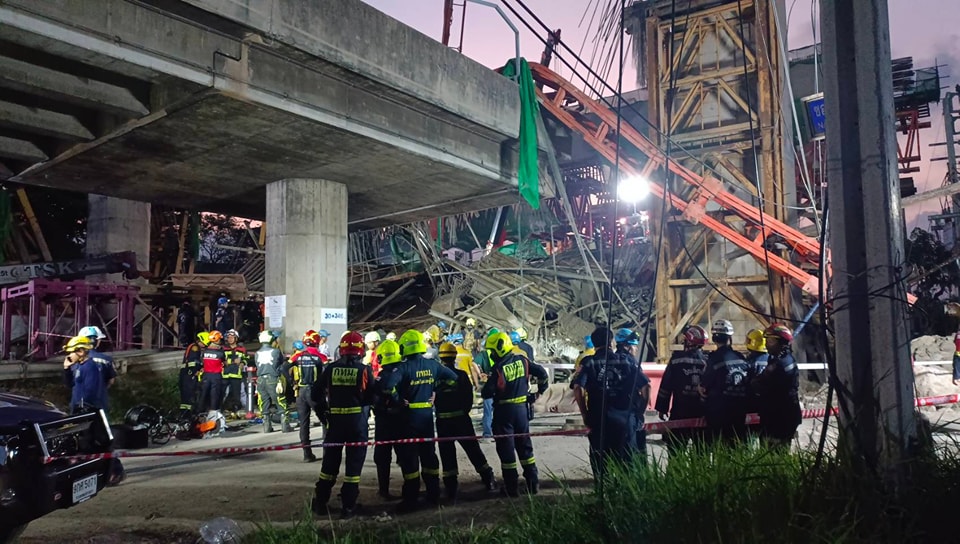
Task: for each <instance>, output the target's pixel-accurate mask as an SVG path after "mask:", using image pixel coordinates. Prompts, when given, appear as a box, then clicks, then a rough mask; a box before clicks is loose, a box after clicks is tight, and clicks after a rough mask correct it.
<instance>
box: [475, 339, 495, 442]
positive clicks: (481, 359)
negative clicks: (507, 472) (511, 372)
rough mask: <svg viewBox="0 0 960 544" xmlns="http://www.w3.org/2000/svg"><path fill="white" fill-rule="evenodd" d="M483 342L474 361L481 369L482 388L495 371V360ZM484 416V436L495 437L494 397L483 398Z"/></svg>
mask: <svg viewBox="0 0 960 544" xmlns="http://www.w3.org/2000/svg"><path fill="white" fill-rule="evenodd" d="M483 346H484V343H483V342H481V344H480V350H479V351H477V352H476V353H475V354H474V357H473V361H474V363H475V364H476V365H477V368H479V369H480V383H481V390H482V387H483V385H486V383H487V382H488V381H489V380H490V372H492V371H493V360H491V359H490V352H489V351H488V350H487V349H485V348H484V347H483ZM482 401H483V416H482V417H481V419H480V426H481V427H482V429H483V438H493V399H492V398H489V399H482Z"/></svg>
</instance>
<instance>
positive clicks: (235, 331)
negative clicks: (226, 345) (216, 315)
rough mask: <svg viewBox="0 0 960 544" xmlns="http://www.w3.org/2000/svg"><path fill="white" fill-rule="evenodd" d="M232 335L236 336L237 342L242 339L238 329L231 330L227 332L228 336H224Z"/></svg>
mask: <svg viewBox="0 0 960 544" xmlns="http://www.w3.org/2000/svg"><path fill="white" fill-rule="evenodd" d="M231 334H232V335H233V336H235V337H236V338H237V340H239V339H240V333H239V332H237V329H230V330H229V331H227V334H225V335H224V336H230V335H231Z"/></svg>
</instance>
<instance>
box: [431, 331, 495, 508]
mask: <svg viewBox="0 0 960 544" xmlns="http://www.w3.org/2000/svg"><path fill="white" fill-rule="evenodd" d="M457 355H458V351H457V346H455V345H453V344H451V343H450V342H446V343H444V344H443V345H441V346H440V353H439V356H440V362H441V363H443V365H444V366H446V367H447V368H449V369H450V370H452V371H454V372H456V373H457V381H456V383H455V384H442V385H441V386H440V387H439V388H437V396H436V400H435V401H434V404H435V405H436V410H437V436H438V437H440V438H445V437H455V436H456V437H470V438H467V439H465V440H458V441H457V442H459V443H460V447H461V448H463V451H464V453H466V454H467V458H468V459H469V460H470V463H471V464H472V465H473V468H474V469H475V470H476V471H477V474H479V475H480V480H481V481H482V482H483V485H484V487H486V488H487V491H493V490H494V489H495V488H496V487H495V486H496V481H495V478H494V476H493V468H491V467H490V465H489V464H488V463H487V457H486V456H485V455H484V454H483V450H481V449H480V443H479V442H478V441H477V440H476V439H475V437H476V431H474V429H473V421H471V420H470V410H472V409H473V400H474V399H473V384H472V383H471V382H470V376H468V375H467V373H466V372H464V371H463V370H460V369H458V368H457ZM437 448H438V449H439V450H440V462H441V463H442V465H443V474H442V476H443V487H444V490H445V491H446V493H447V498H449V499H451V500H456V498H457V491H458V488H459V483H458V481H457V476H458V475H459V470H458V467H457V446H456V444H454V442H453V441H441V442H439V444H438V445H437Z"/></svg>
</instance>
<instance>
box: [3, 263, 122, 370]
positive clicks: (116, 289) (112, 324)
mask: <svg viewBox="0 0 960 544" xmlns="http://www.w3.org/2000/svg"><path fill="white" fill-rule="evenodd" d="M139 293H140V289H139V288H138V287H135V286H133V285H122V284H111V283H87V282H86V281H82V280H79V281H59V280H47V279H35V280H30V281H29V282H28V283H26V284H24V285H18V286H15V287H7V288H4V289H2V290H0V300H2V301H3V302H2V304H3V331H2V337H0V357H2V358H3V359H10V358H11V353H10V351H11V348H12V346H13V342H12V338H11V336H12V332H13V331H12V329H13V318H14V315H15V314H16V315H17V316H19V317H20V318H21V319H24V320H25V321H26V324H27V339H28V342H29V343H30V346H29V350H28V352H27V355H26V356H25V357H24V358H28V359H45V358H48V357H51V356H53V355H54V354H56V353H57V352H58V351H60V346H62V345H63V344H64V343H65V342H66V338H63V337H61V336H60V335H59V334H54V331H55V330H56V329H57V325H59V323H60V321H61V320H62V319H63V318H64V317H65V316H66V315H67V314H68V313H69V312H70V310H72V313H73V317H74V320H73V325H71V327H70V329H69V332H67V333H66V334H64V335H63V336H74V335H76V334H77V332H78V330H79V328H80V327H82V326H84V325H88V324H90V323H91V316H92V315H94V314H95V315H96V316H97V317H98V321H99V325H98V326H100V328H101V329H102V330H103V332H104V334H106V335H107V339H106V340H105V342H106V343H108V344H110V345H111V349H112V350H125V349H130V348H132V347H133V328H134V313H133V309H134V306H135V305H136V303H137V298H138V295H139ZM99 304H116V308H117V315H116V317H115V318H113V319H110V320H105V319H103V317H102V316H101V315H100V312H99V311H98V310H97V305H99ZM61 309H62V311H60V310H61ZM58 311H59V316H58V315H57V312H58ZM41 321H43V325H44V326H43V327H41Z"/></svg>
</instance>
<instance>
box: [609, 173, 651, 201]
mask: <svg viewBox="0 0 960 544" xmlns="http://www.w3.org/2000/svg"><path fill="white" fill-rule="evenodd" d="M649 194H650V182H648V181H647V180H645V179H643V178H641V177H640V176H632V177H629V178H626V179H623V180H620V184H619V185H618V186H617V196H618V197H620V200H623V201H624V202H630V203H637V202H640V201H641V200H643V199H644V198H647V195H649Z"/></svg>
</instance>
